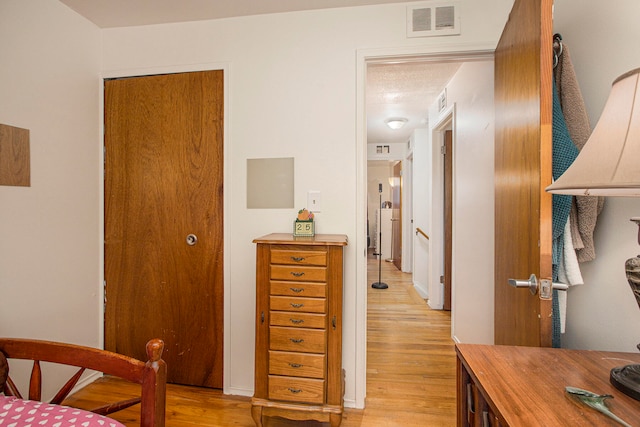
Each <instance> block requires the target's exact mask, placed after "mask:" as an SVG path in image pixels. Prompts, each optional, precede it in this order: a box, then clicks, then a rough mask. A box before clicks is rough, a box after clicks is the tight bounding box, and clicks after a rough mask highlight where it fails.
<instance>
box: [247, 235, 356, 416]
mask: <svg viewBox="0 0 640 427" xmlns="http://www.w3.org/2000/svg"><path fill="white" fill-rule="evenodd" d="M253 242H254V243H256V244H257V248H256V250H257V256H256V354H255V391H254V395H253V399H252V401H251V405H252V407H251V412H252V416H253V419H254V421H255V422H256V425H258V426H262V425H263V424H262V423H263V417H283V418H288V419H293V420H317V421H320V422H329V423H330V424H331V427H337V426H339V425H340V423H341V421H342V411H343V406H344V404H343V396H344V373H343V370H342V279H343V247H344V246H346V245H347V236H345V235H334V234H319V235H316V236H315V237H293V236H292V235H291V234H269V235H267V236H264V237H260V238H258V239H255V240H254V241H253Z"/></svg>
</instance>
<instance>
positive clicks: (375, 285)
mask: <svg viewBox="0 0 640 427" xmlns="http://www.w3.org/2000/svg"><path fill="white" fill-rule="evenodd" d="M378 193H380V202H379V203H378V218H379V220H378V253H374V255H376V256H377V257H378V281H377V282H375V283H373V284H372V285H371V287H372V288H373V289H387V288H388V287H389V285H387V284H386V283H383V282H382V278H381V276H382V183H380V184H378Z"/></svg>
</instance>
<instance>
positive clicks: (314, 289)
mask: <svg viewBox="0 0 640 427" xmlns="http://www.w3.org/2000/svg"><path fill="white" fill-rule="evenodd" d="M271 295H284V296H290V297H316V298H326V296H327V285H326V284H324V283H308V282H298V283H291V282H278V281H275V280H272V281H271Z"/></svg>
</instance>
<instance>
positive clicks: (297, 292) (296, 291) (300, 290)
mask: <svg viewBox="0 0 640 427" xmlns="http://www.w3.org/2000/svg"><path fill="white" fill-rule="evenodd" d="M289 289H291V291H292V292H295V293H296V294H299V293H300V292H303V291H304V288H289Z"/></svg>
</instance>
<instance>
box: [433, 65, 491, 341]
mask: <svg viewBox="0 0 640 427" xmlns="http://www.w3.org/2000/svg"><path fill="white" fill-rule="evenodd" d="M447 98H448V99H447V104H448V105H450V106H454V105H455V107H453V110H454V112H453V124H452V128H453V131H454V142H453V175H454V178H453V256H452V274H451V276H452V278H451V279H452V280H451V281H452V307H453V310H452V318H451V322H452V332H453V336H454V338H455V339H456V340H457V341H459V342H464V343H484V344H492V343H493V283H494V277H493V276H494V275H493V262H494V261H493V258H494V256H493V254H494V238H493V235H494V197H493V194H494V181H493V176H494V168H493V159H494V108H493V61H478V62H466V63H464V64H463V65H462V66H461V67H460V69H459V70H458V72H457V73H456V75H455V76H454V78H453V79H452V80H451V81H450V82H449V84H448V85H447ZM444 113H446V111H445V112H444ZM444 113H443V114H444ZM439 120H441V118H440V114H438V112H437V109H436V106H435V105H434V106H433V107H432V108H431V110H430V116H429V123H433V126H436V125H437V123H438V121H439ZM432 151H433V152H434V153H438V152H439V147H434V149H433V150H432ZM433 159H434V162H441V161H442V160H441V156H439V155H438V156H437V155H436V154H434V155H433ZM435 168H437V165H436V166H434V169H435ZM434 185H442V184H441V181H440V182H437V181H436V180H434ZM433 194H434V197H440V196H436V195H435V194H436V191H434V192H433ZM438 203H439V201H435V200H434V202H433V205H434V206H436V205H438ZM440 205H441V204H440ZM433 215H434V218H433V221H434V222H435V223H437V215H438V213H437V212H436V211H435V209H434V212H433ZM441 238H442V236H439V235H438V233H435V232H434V239H432V242H431V245H432V256H434V255H435V254H434V252H435V251H438V250H441V249H438V248H441V245H442V242H441V241H440V240H439V239H441ZM440 274H442V272H441V271H440V272H437V271H434V272H432V274H431V283H432V284H433V283H434V282H435V283H436V284H437V281H435V280H434V277H437V276H438V275H440ZM431 288H432V289H431V291H430V292H429V293H430V301H431V298H433V299H434V300H435V302H434V303H437V302H439V301H441V298H440V299H438V298H437V296H436V295H433V294H434V286H433V285H432V287H431ZM438 290H439V289H438Z"/></svg>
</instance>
